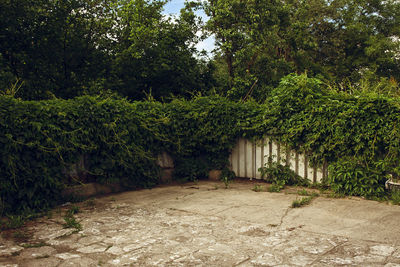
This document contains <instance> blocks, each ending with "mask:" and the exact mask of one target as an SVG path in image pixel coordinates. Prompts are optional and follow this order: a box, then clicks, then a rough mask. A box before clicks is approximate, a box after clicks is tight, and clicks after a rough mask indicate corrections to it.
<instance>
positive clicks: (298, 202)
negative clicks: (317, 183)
mask: <svg viewBox="0 0 400 267" xmlns="http://www.w3.org/2000/svg"><path fill="white" fill-rule="evenodd" d="M317 196H318V195H317V194H316V193H313V194H312V195H311V196H308V197H303V198H301V199H296V200H294V201H293V202H292V208H300V207H303V206H306V205H308V204H310V203H311V201H312V200H313V199H314V198H316V197H317Z"/></svg>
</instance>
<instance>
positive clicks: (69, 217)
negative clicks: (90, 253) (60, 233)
mask: <svg viewBox="0 0 400 267" xmlns="http://www.w3.org/2000/svg"><path fill="white" fill-rule="evenodd" d="M79 210H80V209H79V207H78V206H71V207H70V208H69V209H68V210H67V212H66V213H65V216H64V221H65V223H64V224H63V226H64V228H75V229H76V232H79V231H81V230H82V225H81V224H80V223H79V222H78V221H77V220H76V219H75V217H74V214H77V213H78V212H79Z"/></svg>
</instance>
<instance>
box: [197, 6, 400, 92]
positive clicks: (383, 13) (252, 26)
mask: <svg viewBox="0 0 400 267" xmlns="http://www.w3.org/2000/svg"><path fill="white" fill-rule="evenodd" d="M204 10H205V12H206V13H207V15H209V16H210V20H209V22H208V24H207V29H208V30H209V31H210V33H212V34H215V37H216V40H217V43H216V44H217V55H216V58H215V60H216V62H217V66H218V67H219V68H220V69H218V73H220V74H223V75H224V76H225V78H223V79H221V80H225V81H227V84H228V86H225V87H222V89H221V90H222V91H224V92H225V93H226V94H227V95H228V96H229V97H231V98H233V99H245V98H248V97H249V95H252V96H253V97H255V98H257V99H260V100H262V99H265V97H267V96H268V91H269V90H268V88H271V87H274V86H276V85H277V83H278V82H279V80H280V79H281V78H282V77H283V76H285V75H286V74H288V73H290V72H297V73H302V72H308V73H309V74H310V75H320V76H321V77H323V78H325V79H326V80H328V81H336V82H340V81H342V80H344V79H350V80H352V81H354V82H357V81H358V80H359V79H361V78H362V76H363V73H365V72H369V73H373V75H375V76H376V77H391V76H392V77H394V78H395V79H397V80H398V79H400V76H399V73H400V72H399V67H400V64H399V63H400V62H399V56H398V55H399V51H400V49H399V42H398V41H394V40H396V38H395V37H396V36H397V37H398V36H399V27H397V26H396V25H399V18H400V17H399V12H400V3H399V2H398V1H394V0H390V1H366V0H365V1H350V0H307V1H305V0H285V1H284V0H277V1H257V0H245V1H243V0H234V1H227V0H208V1H206V3H205V4H204ZM397 40H398V39H397ZM222 62H225V63H224V64H221V63H222ZM221 68H223V69H221Z"/></svg>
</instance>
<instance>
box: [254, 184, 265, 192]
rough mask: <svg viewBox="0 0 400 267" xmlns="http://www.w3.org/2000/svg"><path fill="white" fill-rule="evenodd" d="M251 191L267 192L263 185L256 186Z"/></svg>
mask: <svg viewBox="0 0 400 267" xmlns="http://www.w3.org/2000/svg"><path fill="white" fill-rule="evenodd" d="M251 190H253V191H254V192H263V191H265V188H264V186H263V185H259V184H256V185H254V187H253V189H251Z"/></svg>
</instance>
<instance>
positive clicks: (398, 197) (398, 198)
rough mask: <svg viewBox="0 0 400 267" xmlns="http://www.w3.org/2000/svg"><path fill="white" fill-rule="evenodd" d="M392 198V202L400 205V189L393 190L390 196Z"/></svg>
mask: <svg viewBox="0 0 400 267" xmlns="http://www.w3.org/2000/svg"><path fill="white" fill-rule="evenodd" d="M390 199H391V201H392V204H394V205H400V191H398V190H396V191H393V192H392V194H391V196H390Z"/></svg>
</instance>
